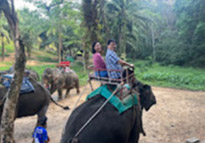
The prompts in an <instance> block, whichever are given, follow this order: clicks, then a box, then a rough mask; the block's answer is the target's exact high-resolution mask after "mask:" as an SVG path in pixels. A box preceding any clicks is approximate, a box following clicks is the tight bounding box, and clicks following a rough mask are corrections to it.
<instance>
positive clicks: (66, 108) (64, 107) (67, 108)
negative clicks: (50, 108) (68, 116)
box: [50, 96, 70, 110]
mask: <svg viewBox="0 0 205 143" xmlns="http://www.w3.org/2000/svg"><path fill="white" fill-rule="evenodd" d="M50 99H51V101H52V102H53V103H54V104H55V105H56V106H59V107H61V108H62V109H64V110H69V109H70V108H69V107H68V106H63V105H60V104H59V103H58V102H56V101H55V100H54V99H53V98H52V97H51V96H50Z"/></svg>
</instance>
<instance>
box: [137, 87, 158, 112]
mask: <svg viewBox="0 0 205 143" xmlns="http://www.w3.org/2000/svg"><path fill="white" fill-rule="evenodd" d="M140 102H141V105H142V107H143V108H145V110H146V111H148V110H149V109H150V108H151V107H152V105H154V104H156V98H155V96H154V94H153V92H152V89H151V87H150V86H149V85H146V84H145V85H143V86H142V87H141V89H140Z"/></svg>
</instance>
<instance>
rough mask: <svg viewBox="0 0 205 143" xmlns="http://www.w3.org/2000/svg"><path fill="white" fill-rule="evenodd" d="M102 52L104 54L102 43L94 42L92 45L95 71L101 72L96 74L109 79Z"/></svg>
mask: <svg viewBox="0 0 205 143" xmlns="http://www.w3.org/2000/svg"><path fill="white" fill-rule="evenodd" d="M101 52H102V47H101V45H100V43H99V42H94V43H93V45H92V53H93V63H94V66H95V69H97V70H99V71H96V72H95V75H96V76H100V77H108V74H107V71H106V65H105V61H104V60H103V57H102V56H101V54H100V53H101ZM103 69H105V70H103Z"/></svg>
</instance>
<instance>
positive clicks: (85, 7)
mask: <svg viewBox="0 0 205 143" xmlns="http://www.w3.org/2000/svg"><path fill="white" fill-rule="evenodd" d="M98 4H99V0H83V2H82V13H83V20H84V21H83V23H82V24H83V26H84V27H85V34H84V37H83V47H84V62H85V69H87V67H88V61H89V51H90V49H91V48H90V47H91V43H93V42H95V41H98V33H99V29H98V24H99V19H98V10H97V6H98Z"/></svg>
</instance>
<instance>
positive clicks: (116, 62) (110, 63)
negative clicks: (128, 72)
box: [106, 40, 134, 79]
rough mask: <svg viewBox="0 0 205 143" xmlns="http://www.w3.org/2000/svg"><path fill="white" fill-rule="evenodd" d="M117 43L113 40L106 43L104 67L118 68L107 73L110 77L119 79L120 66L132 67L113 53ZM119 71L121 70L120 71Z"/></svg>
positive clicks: (109, 68) (121, 69)
mask: <svg viewBox="0 0 205 143" xmlns="http://www.w3.org/2000/svg"><path fill="white" fill-rule="evenodd" d="M116 47H117V45H116V42H115V41H114V40H109V41H108V43H107V53H106V67H107V69H108V70H119V71H108V75H109V77H110V78H112V79H119V78H121V76H122V72H123V68H122V66H129V67H132V68H133V67H134V65H133V64H129V63H127V62H125V61H123V60H121V59H120V58H119V57H118V56H117V54H116V53H115V49H116ZM120 71H121V72H120Z"/></svg>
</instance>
